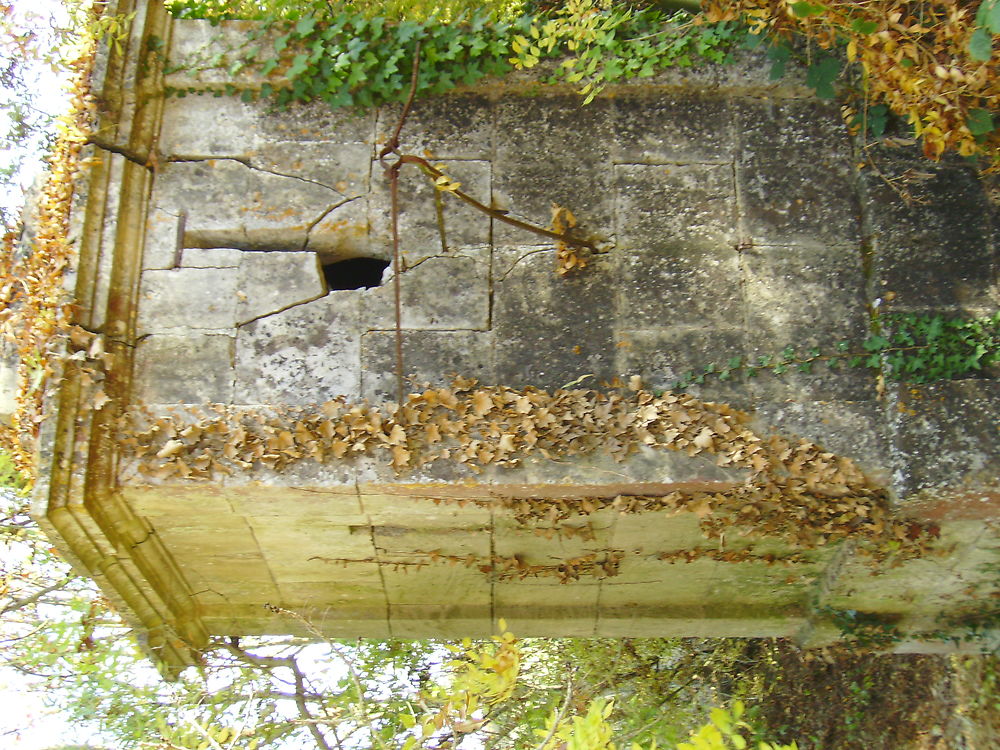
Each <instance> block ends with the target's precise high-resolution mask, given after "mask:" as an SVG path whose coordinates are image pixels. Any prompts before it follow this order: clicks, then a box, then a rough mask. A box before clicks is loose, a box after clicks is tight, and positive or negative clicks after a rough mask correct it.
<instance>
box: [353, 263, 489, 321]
mask: <svg viewBox="0 0 1000 750" xmlns="http://www.w3.org/2000/svg"><path fill="white" fill-rule="evenodd" d="M489 269H490V251H489V248H486V247H472V248H462V249H459V250H456V251H455V254H454V255H451V256H447V255H441V256H435V257H431V258H427V259H426V260H424V261H421V262H420V263H418V264H417V265H416V266H414V267H412V268H409V269H407V270H406V271H405V272H404V273H403V274H402V276H401V277H400V282H401V292H402V297H401V299H402V311H403V315H402V325H403V328H406V329H416V330H433V329H438V330H461V329H472V330H479V331H486V330H488V329H489V327H490V285H489ZM394 285H395V278H394V277H393V276H392V275H391V266H390V269H388V271H387V274H386V278H385V281H384V282H383V284H382V286H380V287H378V288H376V289H372V290H370V291H368V292H367V293H366V294H365V296H364V301H363V304H362V306H361V322H362V325H363V326H364V327H365V328H366V329H368V330H377V329H389V328H394V327H395V325H396V305H395V290H394Z"/></svg>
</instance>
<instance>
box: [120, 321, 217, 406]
mask: <svg viewBox="0 0 1000 750" xmlns="http://www.w3.org/2000/svg"><path fill="white" fill-rule="evenodd" d="M233 347H234V339H233V337H232V336H231V335H225V334H191V335H187V336H183V335H171V334H156V335H153V336H149V337H147V338H145V339H143V340H142V341H140V342H139V343H138V344H137V345H136V354H135V370H134V374H133V393H134V397H135V398H136V399H138V400H139V401H142V402H146V403H150V404H204V403H228V402H230V401H231V400H232V398H233V375H234V373H233Z"/></svg>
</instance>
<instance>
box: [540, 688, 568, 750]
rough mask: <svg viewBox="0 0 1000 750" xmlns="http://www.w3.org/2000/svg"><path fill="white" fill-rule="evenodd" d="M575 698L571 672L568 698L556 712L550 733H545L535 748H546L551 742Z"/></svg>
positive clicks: (541, 749) (543, 749)
mask: <svg viewBox="0 0 1000 750" xmlns="http://www.w3.org/2000/svg"><path fill="white" fill-rule="evenodd" d="M572 698H573V674H572V673H570V675H569V677H567V678H566V699H565V700H564V701H563V704H562V706H561V707H560V708H559V713H558V714H556V717H555V720H554V721H553V722H552V726H551V727H550V728H549V733H548V734H547V735H545V739H543V740H542V741H541V742H540V743H539V744H538V747H536V748H535V750H545V746H546V745H548V744H549V742H550V741H551V740H552V738H553V737H554V736H555V734H556V730H558V729H559V722H561V721H562V720H563V717H565V716H566V711H567V710H569V704H570V701H571V700H572Z"/></svg>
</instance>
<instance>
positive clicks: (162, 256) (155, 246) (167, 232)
mask: <svg viewBox="0 0 1000 750" xmlns="http://www.w3.org/2000/svg"><path fill="white" fill-rule="evenodd" d="M162 194H163V191H162V190H160V191H159V192H158V193H156V195H157V196H162ZM175 211H176V209H171V210H170V211H164V210H163V209H160V208H153V209H152V210H150V212H149V216H148V217H147V219H146V236H145V241H144V242H143V251H142V267H143V268H144V269H164V268H173V267H174V266H176V265H177V260H178V257H179V256H180V255H181V249H182V248H183V247H184V236H183V231H182V229H181V222H180V215H179V213H175Z"/></svg>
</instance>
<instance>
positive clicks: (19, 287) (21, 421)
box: [0, 5, 114, 477]
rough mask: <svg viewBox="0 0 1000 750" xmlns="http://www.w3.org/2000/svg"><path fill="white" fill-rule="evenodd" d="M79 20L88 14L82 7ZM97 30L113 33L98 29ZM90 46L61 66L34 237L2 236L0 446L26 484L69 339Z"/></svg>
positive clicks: (83, 41) (84, 36) (86, 41)
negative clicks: (6, 412)
mask: <svg viewBox="0 0 1000 750" xmlns="http://www.w3.org/2000/svg"><path fill="white" fill-rule="evenodd" d="M80 12H81V14H85V13H86V12H89V13H91V14H93V13H94V12H95V11H94V10H93V8H92V7H91V6H89V5H85V6H81V11H80ZM89 18H91V19H93V18H95V16H93V15H91V16H90V17H89ZM84 28H87V27H84ZM103 30H104V31H109V30H110V31H113V30H114V27H113V26H112V27H108V26H107V25H105V27H104V29H103ZM95 44H96V37H95V36H93V35H92V34H90V33H87V32H86V31H84V32H83V33H81V34H80V35H79V40H78V45H77V46H76V47H75V48H74V49H73V51H72V54H71V55H70V56H69V57H68V58H67V59H66V61H65V63H64V64H65V67H66V69H67V70H68V71H70V73H71V85H70V94H69V99H70V109H69V112H68V114H66V115H64V116H62V117H60V118H58V119H57V121H56V123H55V130H56V137H55V141H54V144H53V147H52V150H51V152H50V155H49V159H48V167H49V168H48V172H47V173H46V177H45V182H44V185H43V186H42V190H41V194H40V196H39V198H38V201H37V206H36V207H35V216H34V217H33V222H32V223H33V227H34V237H33V238H31V242H30V244H29V245H28V246H27V247H20V246H19V242H18V239H19V238H18V237H17V235H16V234H15V233H14V232H7V233H6V235H5V236H4V237H3V239H2V245H0V336H2V337H3V338H5V339H7V340H8V341H11V342H14V343H15V344H16V346H17V350H18V356H19V359H20V364H19V367H18V373H17V374H18V394H17V398H18V410H17V412H16V413H15V415H14V418H13V423H12V425H11V427H10V428H8V427H7V426H4V427H3V429H2V430H0V438H2V443H3V450H4V451H5V452H6V453H7V454H8V455H9V456H10V458H11V459H12V460H13V462H14V464H15V466H16V467H17V468H18V470H19V471H21V472H22V473H23V474H24V475H25V476H28V477H31V476H33V472H34V466H33V462H32V459H31V452H32V450H33V448H32V447H31V446H32V443H33V439H34V436H35V434H36V432H37V429H38V425H39V423H40V422H41V419H42V397H43V395H44V392H45V386H46V383H47V382H48V379H49V378H50V377H51V376H52V375H53V373H54V371H55V365H54V362H53V355H54V348H55V347H56V346H57V344H58V342H60V341H61V340H62V339H63V338H64V337H65V336H67V335H68V334H69V331H70V306H69V299H68V294H67V291H66V289H65V287H64V276H65V273H66V271H67V269H69V268H71V267H72V265H73V263H74V251H73V248H72V247H71V244H70V242H69V240H68V239H67V233H68V228H69V211H70V204H71V202H72V198H73V191H74V180H75V178H76V176H77V175H78V173H79V171H80V169H81V164H80V159H81V156H80V154H81V149H82V148H83V144H84V141H85V139H86V135H85V134H86V132H87V131H88V130H89V118H90V111H91V108H92V101H91V99H90V95H89V90H88V82H89V77H90V69H91V65H92V62H93V55H94V47H95Z"/></svg>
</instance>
